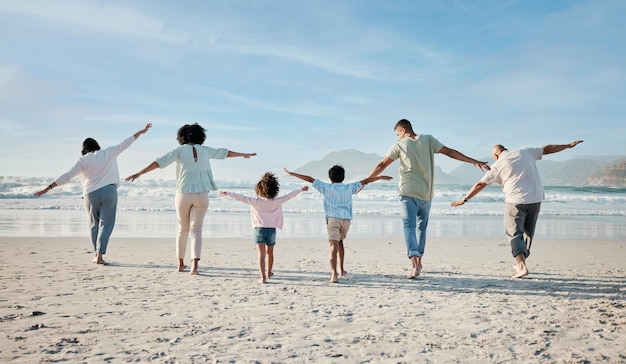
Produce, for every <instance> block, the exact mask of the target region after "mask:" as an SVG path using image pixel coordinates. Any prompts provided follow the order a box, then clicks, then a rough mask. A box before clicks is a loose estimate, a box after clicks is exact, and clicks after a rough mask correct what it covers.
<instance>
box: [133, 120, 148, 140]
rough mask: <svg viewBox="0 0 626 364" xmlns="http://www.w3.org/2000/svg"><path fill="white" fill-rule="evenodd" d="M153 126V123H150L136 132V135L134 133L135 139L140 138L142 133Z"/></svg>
mask: <svg viewBox="0 0 626 364" xmlns="http://www.w3.org/2000/svg"><path fill="white" fill-rule="evenodd" d="M151 127H152V123H148V124H146V127H145V128H143V129H141V130H139V131H138V132H136V133H135V135H133V136H134V137H135V139H137V138H139V137H140V136H141V135H142V134H145V133H147V132H148V129H150V128H151Z"/></svg>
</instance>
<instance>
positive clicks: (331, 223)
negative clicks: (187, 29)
mask: <svg viewBox="0 0 626 364" xmlns="http://www.w3.org/2000/svg"><path fill="white" fill-rule="evenodd" d="M326 230H327V231H328V240H343V239H345V238H346V235H348V230H350V220H348V219H338V218H336V217H329V218H328V220H327V221H326Z"/></svg>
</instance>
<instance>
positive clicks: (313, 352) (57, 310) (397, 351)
mask: <svg viewBox="0 0 626 364" xmlns="http://www.w3.org/2000/svg"><path fill="white" fill-rule="evenodd" d="M88 247H89V245H88V243H87V241H86V239H80V238H67V239H64V238H0V272H1V278H0V329H1V330H2V335H0V362H24V363H38V362H72V363H74V362H89V363H98V362H111V363H119V362H127V361H133V362H149V361H152V362H156V363H192V362H217V363H227V362H237V363H256V362H259V363H269V362H276V363H280V362H287V363H291V362H294V363H300V362H319V363H333V362H337V363H343V362H346V363H379V362H380V363H405V362H406V363H413V362H417V363H419V362H426V363H455V362H468V363H485V362H494V363H503V362H514V363H595V362H609V363H624V362H626V349H625V348H626V307H625V306H626V278H625V274H624V273H625V271H626V263H625V262H626V242H624V241H616V240H612V241H557V240H550V241H542V240H537V241H536V242H535V243H534V246H533V251H532V254H531V256H530V258H529V261H528V264H529V268H530V270H531V275H530V276H528V277H527V278H525V279H521V280H512V279H510V278H508V277H510V275H511V273H512V272H513V271H512V268H511V265H512V263H513V258H512V257H511V256H510V253H509V248H508V247H507V245H506V244H503V242H502V240H499V239H487V240H478V239H472V240H468V239H452V238H450V239H430V240H429V241H428V245H427V249H426V256H425V258H424V272H423V274H422V276H420V277H419V278H418V279H416V280H413V281H407V280H406V279H404V275H405V274H406V273H408V268H409V261H408V259H406V257H405V249H404V244H403V242H402V240H401V239H399V238H393V239H359V240H350V239H348V240H347V241H346V262H347V264H346V270H348V271H349V273H350V274H349V277H348V278H346V279H342V280H340V282H339V283H338V284H329V283H328V282H327V281H328V278H329V268H328V257H327V254H328V243H326V242H324V241H321V240H305V239H280V238H279V241H278V244H277V246H276V264H275V274H276V276H275V277H274V278H273V279H272V280H271V281H270V283H268V284H266V285H261V284H259V283H257V280H258V276H257V275H258V273H257V270H256V252H255V250H254V247H253V244H252V242H251V241H249V240H248V239H208V240H207V241H205V247H204V257H203V260H202V261H201V268H200V275H199V276H191V275H190V274H189V273H177V272H176V271H175V259H174V243H173V239H169V238H168V239H123V238H113V239H112V241H111V243H110V246H109V253H108V254H107V255H106V259H107V260H110V261H111V263H112V264H111V265H109V266H96V265H95V264H92V263H90V260H91V258H92V256H91V253H90V252H89V251H88V249H87V248H88Z"/></svg>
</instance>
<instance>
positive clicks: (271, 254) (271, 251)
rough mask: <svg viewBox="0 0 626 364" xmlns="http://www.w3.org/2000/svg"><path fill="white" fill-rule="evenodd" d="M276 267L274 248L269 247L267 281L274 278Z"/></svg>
mask: <svg viewBox="0 0 626 364" xmlns="http://www.w3.org/2000/svg"><path fill="white" fill-rule="evenodd" d="M273 267H274V246H273V245H272V246H269V245H268V246H267V279H270V278H272V276H273V275H274V273H273V272H272V268H273Z"/></svg>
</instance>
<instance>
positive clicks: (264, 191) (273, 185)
mask: <svg viewBox="0 0 626 364" xmlns="http://www.w3.org/2000/svg"><path fill="white" fill-rule="evenodd" d="M279 190H280V183H278V178H276V176H275V175H274V173H271V172H266V173H265V174H264V175H263V177H261V180H260V181H259V182H257V184H256V187H254V191H256V194H257V195H259V196H261V197H265V198H269V199H273V198H274V197H276V196H278V191H279Z"/></svg>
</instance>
